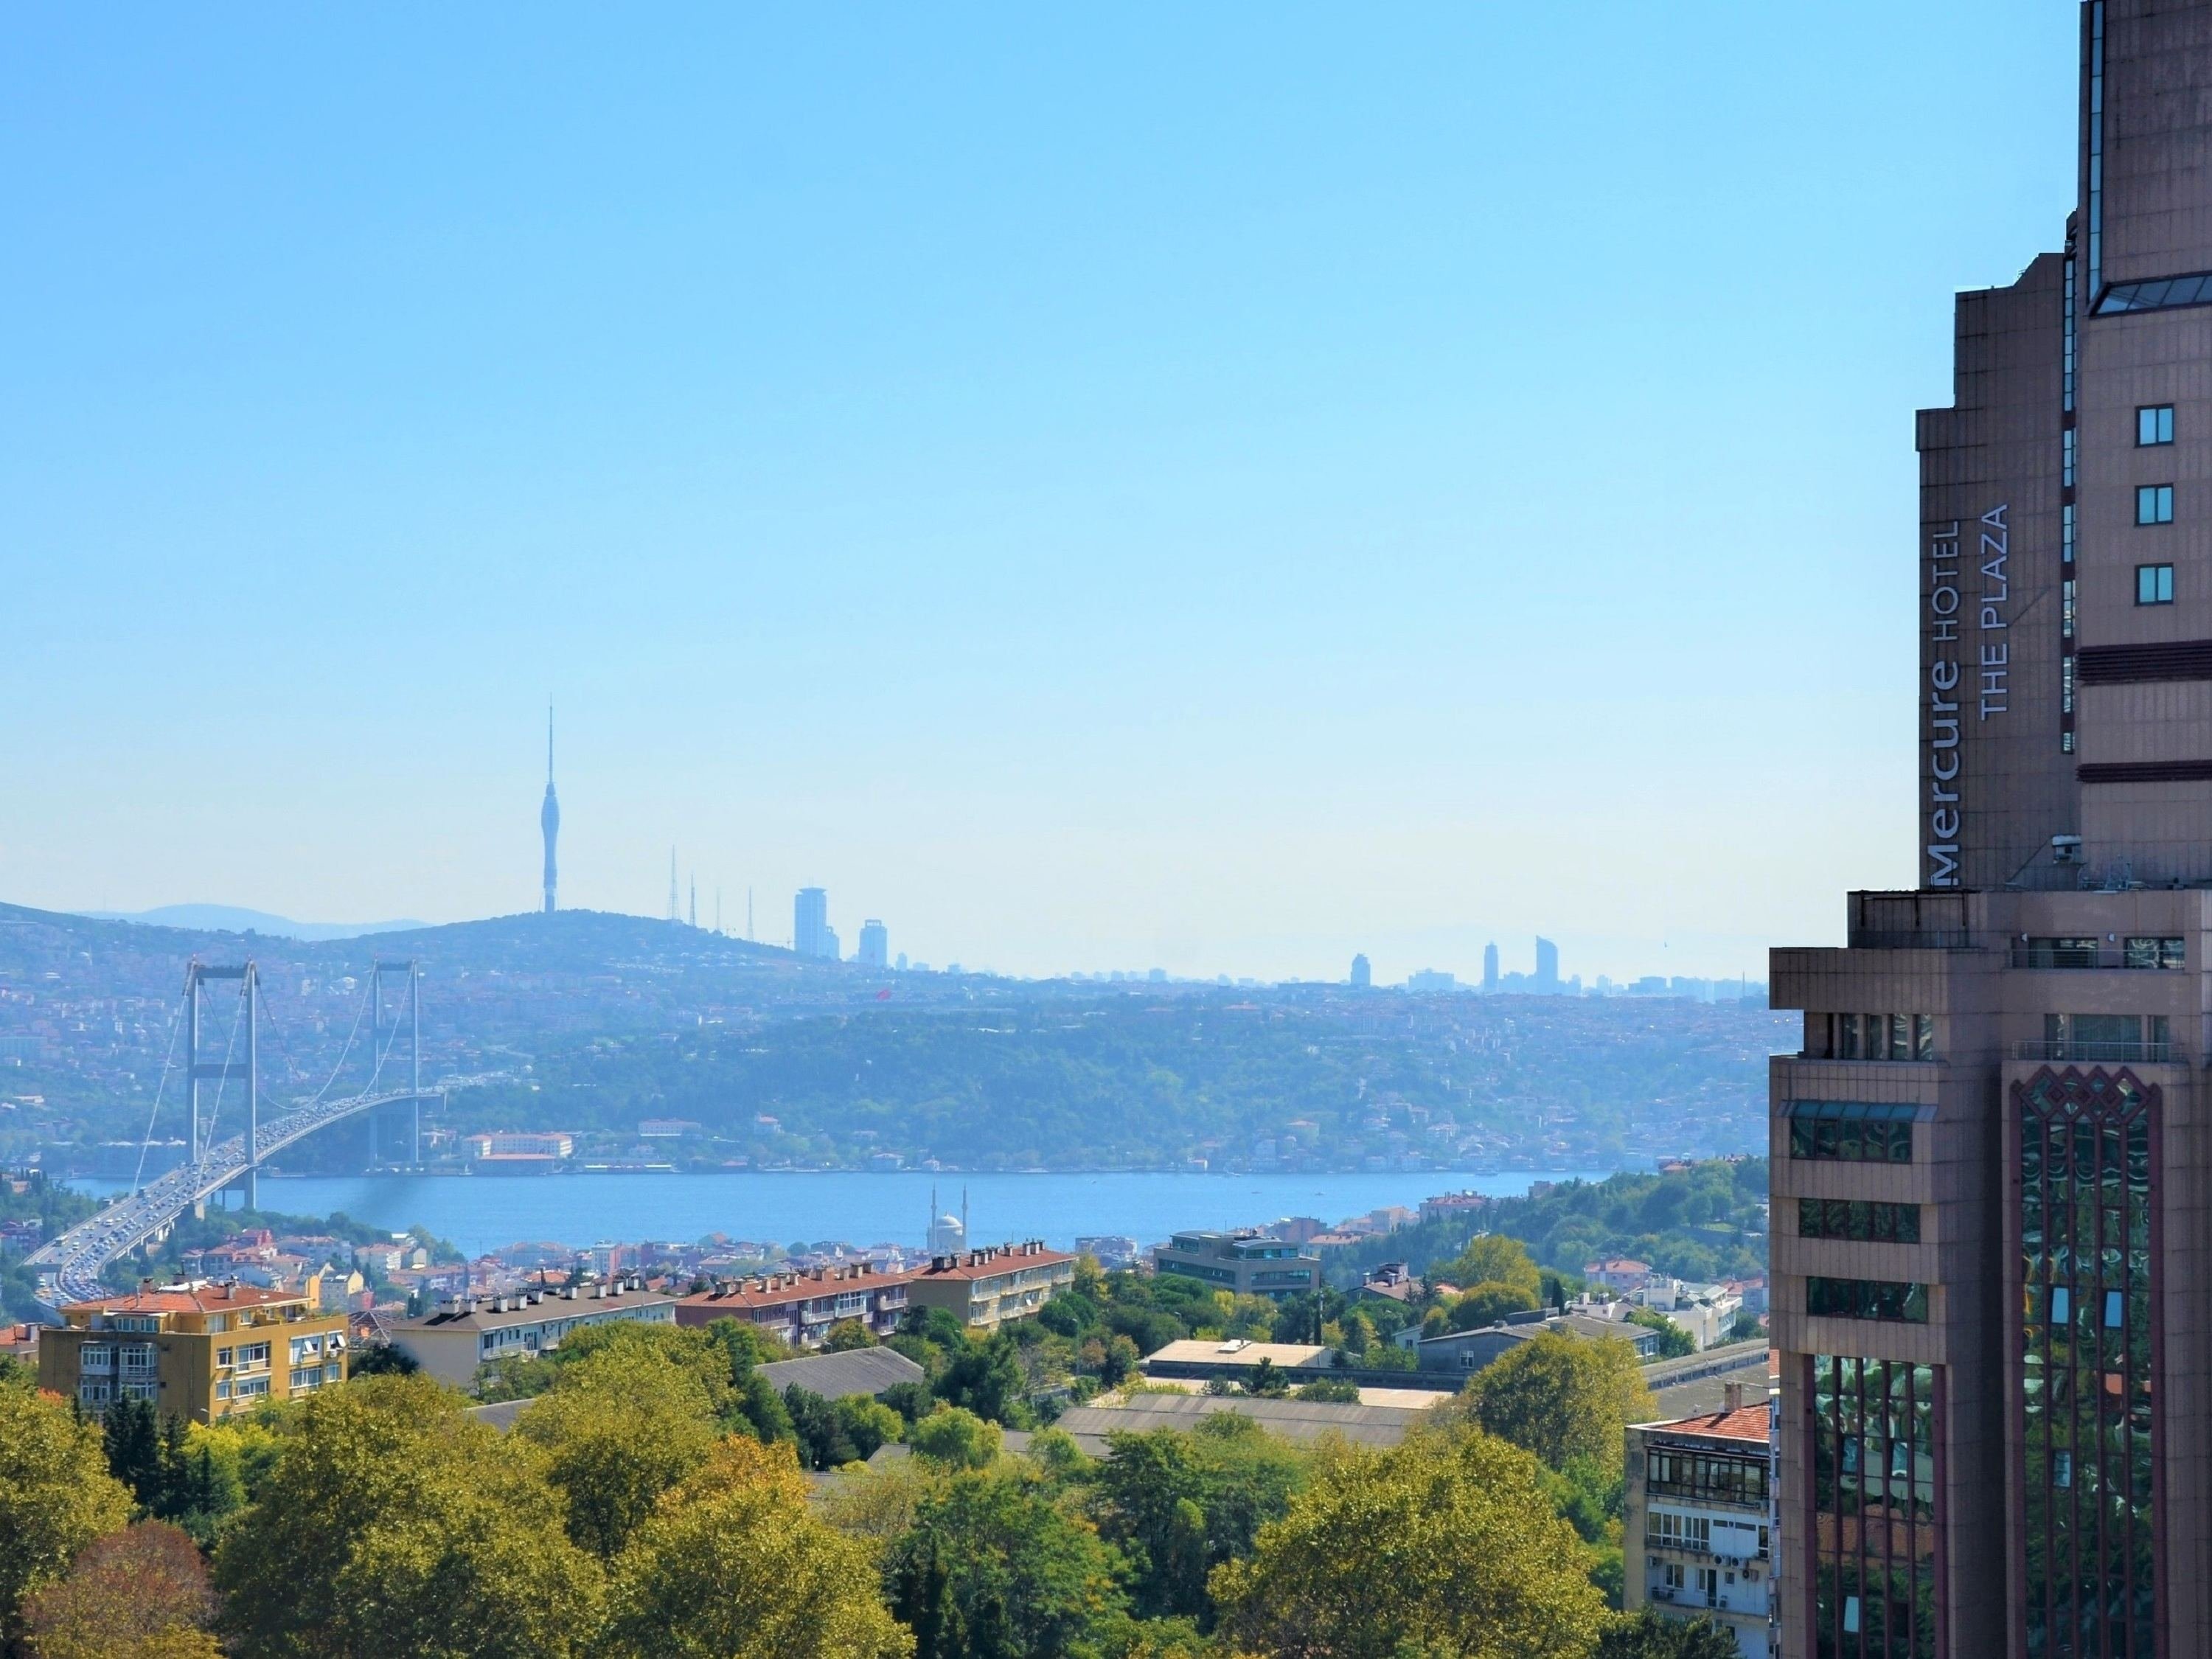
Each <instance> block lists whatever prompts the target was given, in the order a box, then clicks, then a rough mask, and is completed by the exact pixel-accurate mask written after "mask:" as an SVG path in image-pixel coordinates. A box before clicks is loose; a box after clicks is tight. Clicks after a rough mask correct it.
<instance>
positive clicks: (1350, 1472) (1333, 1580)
mask: <svg viewBox="0 0 2212 1659" xmlns="http://www.w3.org/2000/svg"><path fill="white" fill-rule="evenodd" d="M1583 1556H1584V1551H1583V1546H1582V1544H1581V1542H1580V1541H1579V1540H1577V1538H1576V1536H1575V1534H1574V1529H1573V1528H1571V1527H1570V1526H1568V1525H1567V1523H1566V1522H1564V1521H1562V1520H1560V1519H1559V1517H1558V1516H1556V1515H1555V1514H1553V1510H1552V1508H1551V1504H1550V1503H1549V1501H1548V1500H1547V1497H1546V1494H1545V1490H1544V1486H1543V1483H1542V1480H1541V1472H1540V1471H1539V1469H1538V1468H1537V1467H1536V1463H1535V1460H1534V1459H1533V1458H1531V1457H1530V1456H1529V1455H1528V1454H1527V1453H1525V1452H1523V1451H1521V1450H1519V1449H1516V1448H1515V1447H1511V1446H1509V1445H1506V1444H1505V1443H1503V1442H1502V1441H1498V1440H1495V1439H1492V1437H1489V1436H1487V1435H1485V1434H1481V1433H1479V1432H1470V1431H1461V1432H1459V1433H1457V1434H1452V1435H1443V1434H1435V1433H1431V1434H1423V1435H1418V1436H1415V1437H1412V1438H1409V1439H1408V1440H1407V1442H1406V1443H1404V1444H1402V1445H1401V1446H1399V1447H1397V1448H1395V1449H1393V1450H1391V1451H1390V1452H1389V1453H1387V1454H1383V1455H1375V1454H1371V1453H1364V1452H1357V1451H1346V1452H1344V1453H1342V1454H1340V1455H1338V1456H1336V1457H1335V1458H1334V1459H1333V1460H1330V1461H1328V1462H1327V1464H1326V1465H1325V1468H1323V1470H1322V1471H1321V1472H1320V1474H1319V1476H1318V1478H1316V1480H1314V1481H1313V1482H1312V1484H1310V1486H1307V1487H1306V1488H1305V1489H1304V1491H1303V1492H1300V1493H1299V1494H1298V1495H1297V1497H1296V1498H1293V1499H1292V1500H1291V1508H1290V1513H1289V1514H1288V1515H1287V1516H1285V1518H1284V1519H1283V1520H1281V1521H1279V1522H1275V1523H1274V1524H1273V1525H1271V1526H1267V1527H1265V1528H1261V1532H1260V1534H1259V1541H1258V1547H1257V1549H1256V1550H1255V1553H1254V1554H1253V1556H1252V1557H1251V1559H1249V1560H1244V1561H1231V1562H1230V1563H1228V1564H1226V1565H1223V1566H1221V1567H1218V1568H1217V1569H1216V1570H1215V1571H1214V1574H1213V1578H1212V1590H1213V1595H1214V1598H1215V1601H1216V1602H1217V1604H1218V1607H1219V1609H1220V1618H1221V1623H1222V1627H1223V1629H1224V1631H1225V1632H1227V1633H1228V1635H1229V1636H1230V1638H1231V1640H1232V1641H1233V1642H1235V1643H1236V1644H1238V1645H1239V1646H1240V1648H1241V1649H1243V1650H1249V1651H1253V1652H1256V1653H1261V1654H1265V1655H1267V1656H1269V1659H1400V1656H1403V1655H1406V1654H1409V1653H1417V1654H1435V1655H1439V1656H1442V1655H1449V1656H1452V1659H1525V1656H1528V1655H1534V1654H1541V1655H1544V1656H1545V1659H1587V1656H1589V1654H1590V1653H1591V1650H1592V1649H1593V1648H1594V1647H1595V1644H1596V1641H1597V1637H1598V1632H1599V1631H1600V1629H1601V1627H1602V1625H1603V1623H1604V1620H1605V1604H1604V1601H1603V1599H1602V1598H1601V1596H1600V1595H1599V1594H1598V1592H1597V1590H1596V1589H1595V1588H1594V1587H1593V1586H1592V1585H1591V1584H1590V1582H1589V1578H1588V1577H1586V1576H1585V1575H1584V1572H1583Z"/></svg>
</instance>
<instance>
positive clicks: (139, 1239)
mask: <svg viewBox="0 0 2212 1659" xmlns="http://www.w3.org/2000/svg"><path fill="white" fill-rule="evenodd" d="M233 980H234V981H237V982H238V987H239V989H238V1002H237V1007H236V1009H235V1011H234V1014H233V1017H232V1021H231V1029H230V1031H229V1034H228V1038H227V1039H226V1040H225V1042H223V1045H222V1050H221V1058H219V1059H217V1058H212V1057H211V1054H212V1053H213V1047H212V1044H211V1042H210V1031H209V1030H208V1022H207V1018H206V1015H207V1012H208V1011H207V1000H208V995H209V987H210V985H211V984H213V985H220V984H221V983H222V982H224V981H233ZM387 981H398V985H397V986H396V987H388V986H387ZM262 1022H263V1008H262V1001H261V980H260V975H259V974H258V971H257V970H256V969H255V967H254V964H253V963H251V962H246V963H239V964H237V965H235V966H229V967H212V966H209V965H207V964H204V963H200V962H197V961H195V962H193V963H191V966H190V967H189V968H187V969H186V970H185V990H184V1000H183V1004H182V1006H181V1007H180V1008H179V1011H178V1018H177V1020H176V1022H175V1023H174V1024H173V1025H172V1026H171V1028H170V1036H169V1049H168V1053H167V1054H166V1055H164V1056H163V1059H162V1062H161V1080H160V1082H159V1084H158V1085H156V1086H155V1091H154V1109H153V1112H152V1114H151V1115H149V1117H148V1119H147V1123H146V1134H145V1137H144V1139H143V1140H142V1141H141V1143H140V1146H139V1170H140V1172H141V1173H142V1174H143V1172H144V1170H145V1158H146V1148H147V1146H148V1145H149V1144H150V1143H151V1141H152V1139H153V1135H154V1128H155V1124H156V1122H157V1121H159V1120H160V1117H161V1103H162V1100H163V1097H165V1095H166V1094H167V1090H168V1085H169V1079H170V1077H171V1075H172V1073H173V1069H174V1070H175V1072H176V1073H177V1074H179V1075H180V1077H181V1079H182V1082H183V1085H184V1090H185V1099H186V1105H187V1108H188V1110H189V1114H190V1116H191V1139H190V1140H189V1141H188V1142H187V1143H186V1145H187V1152H186V1157H185V1162H184V1163H183V1164H181V1165H179V1167H178V1168H176V1169H173V1170H169V1171H168V1172H167V1173H166V1174H164V1175H161V1176H158V1177H156V1178H155V1180H152V1181H149V1182H144V1183H143V1184H138V1183H137V1182H134V1183H133V1190H132V1191H131V1194H130V1195H129V1196H127V1197H125V1198H120V1199H118V1200H116V1201H115V1202H114V1203H112V1204H110V1205H108V1206H106V1208H105V1209H103V1210H101V1211H100V1213H99V1214H97V1215H95V1216H94V1217H92V1218H90V1219H89V1220H87V1221H83V1222H80V1223H79V1224H78V1225H76V1226H74V1227H72V1228H70V1230H69V1231H67V1232H64V1233H60V1234H57V1235H56V1236H55V1237H53V1238H52V1239H50V1240H48V1241H47V1243H46V1244H45V1245H44V1246H43V1247H42V1248H41V1249H38V1250H37V1251H35V1252H33V1254H32V1255H30V1256H28V1257H27V1258H26V1259H25V1262H24V1265H25V1266H26V1267H29V1268H31V1269H32V1270H33V1272H35V1273H38V1274H39V1275H40V1298H41V1300H43V1301H44V1302H46V1304H47V1305H48V1306H50V1307H53V1308H59V1307H61V1306H62V1305H64V1304H67V1303H70V1302H88V1301H93V1300H95V1299H96V1298H98V1297H100V1296H101V1295H103V1294H105V1293H106V1285H104V1284H103V1283H102V1282H101V1279H100V1273H101V1271H102V1269H104V1268H105V1267H106V1266H107V1264H108V1263H110V1262H111V1261H115V1260H117V1259H118V1257H120V1256H123V1255H127V1254H128V1253H129V1252H131V1251H132V1250H135V1249H137V1248H138V1247H139V1246H140V1245H142V1244H144V1243H147V1242H149V1240H153V1239H158V1238H162V1237H167V1234H168V1231H169V1229H170V1228H171V1227H173V1226H174V1225H176V1222H177V1218H179V1216H181V1215H183V1214H184V1212H185V1211H186V1210H192V1211H195V1212H202V1211H204V1206H205V1205H206V1203H207V1200H209V1199H210V1197H212V1196H214V1195H215V1194H217V1193H220V1192H222V1191H223V1190H224V1189H225V1188H240V1189H241V1190H242V1192H243V1194H244V1195H245V1200H246V1207H247V1208H248V1209H252V1208H257V1207H258V1203H259V1198H260V1174H261V1166H262V1165H263V1164H264V1163H265V1162H267V1160H268V1159H269V1158H270V1157H271V1156H273V1155H274V1154H275V1153H276V1152H282V1151H283V1149H284V1148H285V1147H287V1146H290V1145H292V1143H293V1142H295V1141H296V1140H299V1139H302V1138H303V1137H305V1136H307V1135H311V1134H313V1133H314V1132H315V1131H316V1130H318V1129H320V1128H323V1127H325V1126H326V1125H329V1124H331V1123H336V1122H337V1121H339V1120H340V1119H341V1118H350V1117H356V1116H358V1115H361V1114H362V1113H364V1112H366V1113H368V1114H370V1117H369V1133H370V1162H371V1163H372V1164H374V1163H377V1162H380V1161H381V1160H380V1154H379V1140H380V1133H379V1132H380V1129H381V1128H382V1127H384V1126H383V1118H384V1116H385V1115H386V1113H385V1109H386V1108H392V1107H398V1106H399V1105H402V1104H404V1105H406V1106H407V1107H408V1108H409V1112H408V1115H407V1121H406V1124H405V1127H404V1131H403V1133H404V1138H405V1141H406V1157H405V1158H404V1159H403V1160H401V1161H403V1162H405V1163H408V1164H419V1163H421V1162H422V1103H423V1101H424V1100H425V1099H429V1100H433V1101H435V1100H438V1099H441V1097H442V1096H443V1091H442V1090H439V1089H433V1090H431V1091H428V1093H427V1094H426V1093H425V1091H424V1090H423V1088H422V968H421V964H420V963H415V962H377V963H374V964H373V965H372V966H371V968H370V969H369V975H368V984H367V985H366V986H365V987H362V1001H361V1006H360V1007H359V1008H358V1009H356V1012H355V1014H354V1020H353V1029H352V1030H351V1031H350V1032H349V1034H348V1035H347V1037H346V1042H345V1048H344V1049H343V1051H342V1052H341V1053H340V1054H339V1055H338V1060H337V1065H336V1066H333V1067H332V1068H331V1075H330V1077H329V1079H327V1080H326V1081H325V1083H324V1085H323V1086H322V1087H321V1088H320V1089H319V1090H318V1091H316V1092H315V1093H314V1094H313V1095H312V1096H309V1097H304V1098H301V1099H295V1100H293V1101H291V1102H289V1103H287V1104H286V1105H285V1106H284V1108H283V1109H282V1110H281V1111H280V1112H278V1113H277V1114H276V1115H275V1116H272V1117H270V1118H268V1119H267V1120H266V1121H264V1119H263V1116H262V1099H261V1076H260V1036H261V1026H262ZM364 1024H366V1025H367V1027H368V1058H369V1059H370V1060H371V1061H372V1062H373V1066H372V1068H371V1070H370V1072H369V1076H368V1082H367V1083H366V1084H365V1085H362V1087H361V1088H360V1089H359V1090H358V1091H355V1092H352V1093H346V1092H343V1091H340V1090H339V1089H338V1086H337V1084H338V1079H339V1078H340V1076H342V1075H343V1073H344V1071H345V1068H346V1063H347V1061H348V1060H350V1059H351V1058H352V1056H353V1053H354V1050H355V1048H356V1046H358V1044H359V1042H360V1039H361V1037H362V1028H363V1025H364ZM273 1029H275V1030H276V1035H277V1036H278V1038H279V1041H280V1042H282V1040H283V1032H282V1029H281V1028H273ZM179 1030H181V1032H182V1034H183V1036H184V1038H185V1058H184V1064H183V1065H182V1066H181V1067H177V1068H173V1067H172V1064H171V1062H172V1061H173V1060H174V1059H175V1056H176V1046H177V1036H178V1035H179ZM403 1034H404V1036H405V1038H406V1041H407V1054H406V1066H407V1080H406V1082H405V1083H404V1085H402V1084H400V1083H398V1081H396V1080H387V1079H386V1077H385V1070H386V1066H387V1064H388V1063H389V1062H390V1060H392V1055H393V1052H394V1050H395V1049H396V1048H398V1044H399V1042H400V1038H401V1036H403ZM241 1036H242V1039H243V1042H242V1055H241ZM288 1059H289V1053H288ZM233 1083H236V1084H238V1085H240V1091H241V1093H242V1095H243V1109H244V1112H245V1115H246V1126H245V1128H244V1130H243V1131H242V1132H241V1133H237V1134H234V1135H232V1136H231V1137H230V1138H229V1139H225V1140H217V1139H216V1132H217V1129H218V1127H219V1126H220V1124H221V1121H222V1104H223V1100H224V1098H225V1097H226V1096H227V1095H228V1091H229V1089H230V1085H232V1084H233ZM210 1084H213V1085H215V1089H214V1091H213V1094H212V1097H210V1095H209V1093H208V1091H207V1085H210Z"/></svg>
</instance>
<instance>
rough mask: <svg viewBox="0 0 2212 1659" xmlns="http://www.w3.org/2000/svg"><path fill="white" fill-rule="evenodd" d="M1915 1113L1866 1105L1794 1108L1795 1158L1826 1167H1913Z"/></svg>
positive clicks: (1807, 1103)
mask: <svg viewBox="0 0 2212 1659" xmlns="http://www.w3.org/2000/svg"><path fill="white" fill-rule="evenodd" d="M1914 1111H1915V1108H1913V1107H1911V1106H1901V1105H1897V1104H1895V1103H1883V1102H1874V1101H1864V1100H1797V1101H1792V1102H1791V1103H1790V1157H1792V1158H1810V1159H1814V1160H1817V1161H1820V1162H1822V1163H1839V1164H1910V1163H1911V1162H1912V1119H1913V1114H1914Z"/></svg>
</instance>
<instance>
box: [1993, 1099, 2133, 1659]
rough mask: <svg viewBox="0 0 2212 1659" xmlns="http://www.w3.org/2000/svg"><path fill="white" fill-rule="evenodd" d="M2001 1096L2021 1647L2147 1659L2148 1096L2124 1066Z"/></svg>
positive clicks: (2124, 1658)
mask: <svg viewBox="0 0 2212 1659" xmlns="http://www.w3.org/2000/svg"><path fill="white" fill-rule="evenodd" d="M2012 1099H2013V1108H2014V1116H2015V1121H2016V1123H2017V1125H2018V1129H2019V1134H2020V1155H2019V1166H2018V1170H2017V1173H2018V1175H2019V1176H2020V1188H2019V1190H2020V1204H2021V1216H2020V1222H2021V1232H2020V1238H2021V1272H2022V1291H2023V1294H2022V1296H2021V1298H2020V1307H2021V1319H2022V1327H2021V1401H2020V1405H2019V1410H2020V1411H2021V1413H2022V1417H2023V1419H2024V1421H2023V1424H2022V1426H2023V1429H2024V1433H2023V1435H2022V1437H2021V1444H2022V1446H2023V1449H2024V1452H2025V1456H2026V1467H2025V1468H2024V1470H2023V1471H2022V1473H2023V1475H2024V1480H2023V1490H2024V1492H2025V1495H2026V1504H2025V1516H2024V1518H2025V1520H2026V1522H2027V1537H2026V1539H2025V1540H2024V1543H2025V1547H2026V1555H2027V1583H2026V1585H2025V1587H2024V1588H2025V1591H2026V1596H2025V1600H2026V1603H2027V1609H2026V1610H2027V1625H2028V1632H2027V1634H2028V1650H2029V1651H2030V1652H2031V1653H2034V1652H2045V1653H2051V1654H2057V1653H2061V1652H2076V1651H2078V1652H2080V1653H2082V1654H2090V1653H2095V1654H2099V1655H2106V1656H2112V1659H2148V1656H2150V1655H2151V1654H2152V1653H2153V1651H2154V1648H2153V1645H2152V1644H2153V1642H2154V1637H2155V1623H2154V1618H2155V1598H2154V1593H2153V1591H2154V1560H2155V1557H2154V1544H2153V1540H2152V1528H2153V1523H2154V1516H2155V1506H2154V1479H2155V1470H2154V1465H2153V1460H2152V1455H2151V1453H2152V1434H2153V1425H2152V1416H2153V1413H2154V1410H2155V1399H2154V1389H2153V1387H2152V1371H2153V1366H2152V1359H2153V1350H2152V1335H2153V1323H2154V1319H2155V1316H2156V1312H2155V1310H2156V1307H2157V1279H2158V1263H2157V1261H2156V1258H2155V1255H2154V1252H2153V1250H2152V1249H2151V1235H2150V1226H2151V1221H2150V1216H2151V1209H2152V1206H2153V1205H2154V1203H2155V1201H2156V1194H2154V1192H2153V1191H2152V1189H2151V1183H2150V1164H2151V1143H2152V1139H2153V1138H2154V1136H2155V1134H2156V1133H2157V1116H2158V1110H2159V1104H2160V1102H2159V1097H2158V1093H2157V1091H2155V1090H2151V1089H2145V1088H2143V1087H2142V1086H2141V1085H2137V1084H2136V1082H2135V1080H2134V1079H2133V1078H2132V1077H2131V1076H2130V1074H2129V1073H2125V1072H2122V1073H2119V1074H2118V1076H2117V1077H2115V1076H2113V1075H2112V1074H2110V1073H2106V1071H2104V1070H2102V1069H2101V1068H2100V1069H2095V1070H2092V1071H2091V1072H2090V1073H2089V1074H2088V1075H2087V1077H2086V1078H2085V1077H2083V1076H2082V1075H2081V1073H2080V1072H2078V1071H2075V1070H2072V1069H2069V1070H2068V1071H2066V1072H2065V1073H2063V1074H2058V1073H2052V1072H2051V1071H2047V1070H2046V1071H2045V1072H2043V1073H2039V1075H2038V1076H2037V1077H2036V1078H2035V1079H2034V1080H2033V1083H2016V1084H2015V1085H2013V1089H2012Z"/></svg>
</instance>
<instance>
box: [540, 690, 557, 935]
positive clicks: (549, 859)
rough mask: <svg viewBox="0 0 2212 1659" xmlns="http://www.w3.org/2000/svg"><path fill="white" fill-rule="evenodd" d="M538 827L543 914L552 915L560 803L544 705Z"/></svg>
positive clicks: (548, 707)
mask: <svg viewBox="0 0 2212 1659" xmlns="http://www.w3.org/2000/svg"><path fill="white" fill-rule="evenodd" d="M538 828H539V829H543V830H544V832H545V914H546V915H549V916H550V915H552V914H553V908H554V907H553V890H554V887H555V886H556V884H557V882H558V880H559V873H558V872H556V870H555V868H554V866H553V843H554V842H555V841H556V840H558V839H559V837H560V835H561V803H560V802H559V801H557V800H556V799H554V798H553V705H552V704H551V703H550V702H549V703H547V704H546V705H545V805H543V806H541V807H539V808H538Z"/></svg>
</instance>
